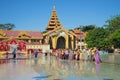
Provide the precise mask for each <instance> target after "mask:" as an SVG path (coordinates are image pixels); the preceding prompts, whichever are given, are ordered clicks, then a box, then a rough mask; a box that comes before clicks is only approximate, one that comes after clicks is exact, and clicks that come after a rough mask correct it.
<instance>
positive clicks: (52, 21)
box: [46, 6, 61, 31]
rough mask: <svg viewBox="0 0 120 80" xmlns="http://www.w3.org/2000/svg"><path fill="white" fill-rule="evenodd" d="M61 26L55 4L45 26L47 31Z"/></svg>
mask: <svg viewBox="0 0 120 80" xmlns="http://www.w3.org/2000/svg"><path fill="white" fill-rule="evenodd" d="M58 27H61V24H60V21H59V19H58V17H57V13H56V9H55V6H54V7H53V11H52V15H51V18H50V20H49V23H48V26H47V28H46V30H47V31H51V30H53V29H55V28H58Z"/></svg>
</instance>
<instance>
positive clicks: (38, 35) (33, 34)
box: [3, 30, 43, 38]
mask: <svg viewBox="0 0 120 80" xmlns="http://www.w3.org/2000/svg"><path fill="white" fill-rule="evenodd" d="M3 32H4V33H5V34H6V36H7V37H18V35H19V33H20V32H22V31H14V30H3ZM24 32H26V33H28V34H29V35H30V36H31V37H34V38H42V37H43V35H42V33H41V32H38V31H24Z"/></svg>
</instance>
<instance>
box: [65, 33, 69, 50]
mask: <svg viewBox="0 0 120 80" xmlns="http://www.w3.org/2000/svg"><path fill="white" fill-rule="evenodd" d="M68 41H69V38H68V35H67V36H66V43H65V44H66V47H65V48H66V49H68V48H69V47H68V44H69V43H68Z"/></svg>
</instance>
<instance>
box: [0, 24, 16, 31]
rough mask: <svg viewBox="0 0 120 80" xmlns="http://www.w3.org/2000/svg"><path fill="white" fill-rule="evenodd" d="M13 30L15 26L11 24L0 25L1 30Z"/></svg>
mask: <svg viewBox="0 0 120 80" xmlns="http://www.w3.org/2000/svg"><path fill="white" fill-rule="evenodd" d="M13 28H15V25H14V24H12V23H6V24H0V29H2V30H12V29H13Z"/></svg>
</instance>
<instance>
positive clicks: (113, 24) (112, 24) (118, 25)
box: [105, 15, 120, 33]
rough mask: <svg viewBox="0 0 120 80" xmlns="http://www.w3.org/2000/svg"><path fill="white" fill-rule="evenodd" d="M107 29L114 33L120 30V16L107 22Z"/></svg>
mask: <svg viewBox="0 0 120 80" xmlns="http://www.w3.org/2000/svg"><path fill="white" fill-rule="evenodd" d="M105 27H106V28H108V29H109V30H110V32H111V33H112V32H114V31H115V30H116V29H120V15H116V16H114V17H112V18H111V19H109V20H107V21H106V24H105Z"/></svg>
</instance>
